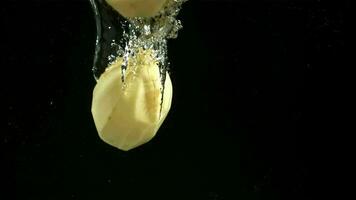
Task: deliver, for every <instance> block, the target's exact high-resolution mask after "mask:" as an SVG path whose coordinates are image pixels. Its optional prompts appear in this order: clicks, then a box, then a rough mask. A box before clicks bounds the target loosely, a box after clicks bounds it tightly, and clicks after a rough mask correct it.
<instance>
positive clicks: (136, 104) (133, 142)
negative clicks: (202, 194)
mask: <svg viewBox="0 0 356 200" xmlns="http://www.w3.org/2000/svg"><path fill="white" fill-rule="evenodd" d="M134 60H135V61H134ZM122 63H123V59H122V58H118V59H117V60H116V62H114V63H113V64H112V65H111V66H109V67H108V69H107V70H106V71H105V72H104V73H103V74H102V75H101V77H100V78H99V80H98V82H97V84H96V86H95V88H94V91H93V101H92V115H93V118H94V122H95V125H96V128H97V131H98V133H99V136H100V138H101V139H102V140H103V141H105V142H106V143H108V144H110V145H112V146H114V147H117V148H119V149H121V150H125V151H127V150H130V149H132V148H135V147H137V146H139V145H142V144H144V143H146V142H148V141H149V140H151V139H152V138H153V137H154V136H155V134H156V132H157V131H158V129H159V127H160V126H161V124H162V122H163V121H164V119H165V117H166V116H167V114H168V111H169V109H170V107H171V101H172V82H171V79H170V77H169V75H168V73H167V74H166V80H165V83H164V86H165V89H164V94H163V103H162V109H161V97H162V92H161V78H160V72H159V67H158V65H157V62H156V61H155V60H154V59H153V57H152V56H151V53H150V51H149V50H141V51H139V52H138V53H137V54H136V56H135V59H133V58H129V59H128V64H127V69H126V73H125V81H124V82H122V70H121V65H122Z"/></svg>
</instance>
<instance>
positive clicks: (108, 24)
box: [90, 0, 187, 87]
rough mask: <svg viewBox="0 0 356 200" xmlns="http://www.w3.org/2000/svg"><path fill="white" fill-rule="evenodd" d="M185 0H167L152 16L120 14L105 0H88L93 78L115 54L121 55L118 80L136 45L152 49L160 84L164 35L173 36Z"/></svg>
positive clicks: (164, 64)
mask: <svg viewBox="0 0 356 200" xmlns="http://www.w3.org/2000/svg"><path fill="white" fill-rule="evenodd" d="M185 1H187V0H169V1H167V2H166V5H165V6H164V9H162V10H161V11H160V12H159V14H158V15H156V16H155V17H152V18H143V17H136V18H128V19H126V18H124V17H122V16H121V15H120V14H119V13H118V12H116V11H115V10H113V9H112V8H111V7H110V6H109V5H108V4H107V3H106V2H105V0H90V2H91V4H92V7H93V10H94V13H95V19H96V25H97V39H96V49H95V56H94V63H93V75H94V78H95V79H96V80H98V78H99V77H100V75H101V74H102V73H103V72H104V71H105V69H106V68H107V67H108V66H110V64H112V63H113V62H114V61H115V60H117V58H120V57H121V58H123V64H122V66H121V68H122V71H123V77H122V81H123V82H124V81H125V69H126V65H127V61H128V59H129V58H133V62H135V55H136V54H137V51H138V50H139V49H144V50H148V49H150V50H152V51H153V56H154V58H155V59H156V61H157V63H158V66H159V68H160V73H161V80H162V87H163V83H164V81H165V74H166V71H167V69H168V67H169V62H168V54H167V39H170V38H176V37H177V34H178V30H179V29H181V28H182V25H181V22H180V21H179V20H178V19H176V17H177V15H178V13H179V10H180V8H181V5H182V3H184V2H185Z"/></svg>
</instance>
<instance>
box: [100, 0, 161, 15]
mask: <svg viewBox="0 0 356 200" xmlns="http://www.w3.org/2000/svg"><path fill="white" fill-rule="evenodd" d="M106 2H107V3H108V4H109V5H110V6H111V7H112V8H114V9H115V10H116V11H118V12H119V13H120V14H121V15H122V16H124V17H153V16H155V15H157V13H158V12H159V11H160V10H161V9H162V7H163V5H164V3H165V2H166V0H106Z"/></svg>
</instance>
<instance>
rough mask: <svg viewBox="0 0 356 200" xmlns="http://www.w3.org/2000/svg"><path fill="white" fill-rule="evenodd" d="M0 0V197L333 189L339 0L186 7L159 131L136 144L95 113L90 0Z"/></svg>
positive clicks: (256, 195)
mask: <svg viewBox="0 0 356 200" xmlns="http://www.w3.org/2000/svg"><path fill="white" fill-rule="evenodd" d="M1 4H2V6H1V8H0V10H1V17H0V21H1V27H2V29H1V34H4V36H2V37H1V38H2V41H1V48H2V51H3V53H2V56H4V58H2V59H1V67H2V78H3V79H2V81H4V84H2V87H3V89H2V90H3V91H5V101H6V104H5V109H4V111H5V120H3V122H5V131H1V141H0V144H1V158H2V159H3V160H4V161H1V165H2V168H4V170H2V171H3V172H4V174H6V175H4V176H2V177H3V178H1V180H2V181H4V182H5V186H4V187H2V188H1V189H0V191H1V192H0V194H5V193H6V192H5V191H10V190H9V189H12V188H15V191H16V197H17V198H18V199H36V200H42V199H61V200H63V199H110V200H113V199H155V200H159V199H162V200H163V199H165V200H169V199H179V200H183V199H194V200H199V199H207V200H226V199H229V200H230V199H245V200H246V199H318V198H320V196H324V195H329V194H331V193H332V191H335V190H336V186H334V182H333V181H332V180H333V178H335V177H336V176H337V175H335V174H337V173H335V169H334V168H333V165H334V164H335V163H337V161H335V160H334V159H336V158H337V157H338V155H337V154H336V153H335V152H334V150H333V149H335V148H333V147H335V146H336V145H337V144H336V141H334V139H333V137H332V136H329V134H328V131H329V130H331V129H332V127H333V123H332V120H330V117H333V116H332V115H331V113H332V112H333V109H334V108H332V106H330V105H333V103H334V102H333V100H332V97H333V96H334V95H333V94H334V92H336V91H337V90H338V89H337V88H335V87H336V85H335V82H336V79H337V78H338V77H337V75H336V74H335V73H334V72H335V69H337V68H338V67H340V66H342V65H343V64H342V60H343V59H342V55H343V49H344V45H345V44H344V42H345V40H344V8H345V2H344V1H334V2H333V3H332V4H330V3H328V2H327V1H317V0H310V1H290V0H289V1H288V0H285V1H273V0H266V1H263V3H261V2H260V1H254V0H253V1H252V0H251V1H194V0H191V1H190V2H188V3H186V4H185V5H184V6H183V9H182V10H181V13H180V15H179V18H180V19H181V20H182V22H183V26H184V28H183V29H182V30H180V32H179V37H178V38H177V39H176V40H171V41H169V44H168V45H169V46H168V48H169V49H168V50H169V52H168V54H169V55H168V56H169V59H170V62H171V77H172V82H173V87H174V96H173V104H172V109H171V111H170V113H169V115H168V117H167V119H166V121H165V122H164V124H163V125H162V127H161V129H160V130H159V132H158V135H157V136H156V137H155V138H154V139H153V140H152V141H151V142H149V143H147V144H145V145H143V146H141V147H139V148H137V149H134V150H132V151H129V152H122V151H119V150H117V149H115V148H113V147H110V146H109V145H107V144H105V143H104V142H102V141H101V140H100V139H99V137H98V135H97V132H96V129H95V126H94V122H93V120H92V117H91V113H90V106H91V95H92V89H93V87H94V85H95V80H94V78H93V75H92V71H91V66H92V62H93V55H94V47H95V37H96V33H95V31H96V28H95V21H94V16H93V13H92V9H91V7H90V4H89V1H85V0H76V1H64V0H51V1H40V0H28V1H26V2H23V1H4V2H2V3H1ZM4 27H6V28H4ZM2 113H4V112H2ZM328 119H329V120H328ZM335 134H337V133H335ZM330 148H331V149H330ZM13 170H15V172H14V173H10V171H13ZM12 196H14V193H12ZM0 199H14V198H0Z"/></svg>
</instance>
